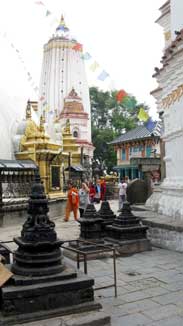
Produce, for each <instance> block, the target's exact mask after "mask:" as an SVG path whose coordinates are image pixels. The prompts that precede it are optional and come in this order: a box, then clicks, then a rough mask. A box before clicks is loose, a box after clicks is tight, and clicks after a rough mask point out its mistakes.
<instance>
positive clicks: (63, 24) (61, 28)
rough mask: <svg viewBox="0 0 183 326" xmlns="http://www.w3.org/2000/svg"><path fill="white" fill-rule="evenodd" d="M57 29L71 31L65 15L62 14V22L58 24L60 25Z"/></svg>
mask: <svg viewBox="0 0 183 326" xmlns="http://www.w3.org/2000/svg"><path fill="white" fill-rule="evenodd" d="M56 31H57V32H58V31H62V32H68V31H69V28H68V27H67V26H66V24H65V20H64V16H63V15H61V18H60V23H59V25H58V27H57V28H56Z"/></svg>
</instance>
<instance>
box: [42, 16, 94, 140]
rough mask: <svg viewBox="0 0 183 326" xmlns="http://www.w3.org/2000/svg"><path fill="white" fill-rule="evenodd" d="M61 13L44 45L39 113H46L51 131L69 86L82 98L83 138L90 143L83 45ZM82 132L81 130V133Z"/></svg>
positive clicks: (67, 93)
mask: <svg viewBox="0 0 183 326" xmlns="http://www.w3.org/2000/svg"><path fill="white" fill-rule="evenodd" d="M68 32H69V28H68V27H67V25H66V23H65V20H64V17H63V15H62V16H61V19H60V23H59V25H58V27H57V28H56V33H55V35H53V36H52V37H51V38H50V40H49V41H48V42H47V43H46V44H45V45H44V53H43V63H42V73H41V80H40V88H39V90H40V95H39V114H40V115H41V114H42V113H43V112H45V117H46V123H47V124H48V126H49V129H50V132H51V129H52V127H51V125H52V124H53V123H54V121H55V118H56V115H57V116H60V113H61V112H62V110H63V108H64V103H65V98H66V97H67V96H68V95H69V93H70V92H71V90H72V89H74V90H75V92H76V93H77V94H78V96H79V97H80V98H81V102H82V105H83V109H84V112H85V113H86V114H87V117H88V118H87V119H86V121H85V127H84V128H86V133H85V139H86V141H87V142H89V143H91V112H90V100H89V87H88V83H87V79H86V72H85V66H84V60H83V55H82V44H80V43H79V42H77V41H76V40H75V39H72V38H71V37H70V36H68ZM81 134H82V133H81Z"/></svg>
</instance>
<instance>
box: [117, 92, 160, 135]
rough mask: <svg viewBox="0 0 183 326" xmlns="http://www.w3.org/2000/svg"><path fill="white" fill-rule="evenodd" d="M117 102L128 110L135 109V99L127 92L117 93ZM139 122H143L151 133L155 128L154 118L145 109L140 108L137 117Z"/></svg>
mask: <svg viewBox="0 0 183 326" xmlns="http://www.w3.org/2000/svg"><path fill="white" fill-rule="evenodd" d="M116 100H117V102H118V103H121V104H123V105H124V106H125V107H126V108H128V109H130V108H134V107H135V105H136V101H135V99H133V97H129V96H128V93H127V92H125V91H124V90H123V89H121V90H119V91H118V92H117V93H116ZM137 117H138V119H139V121H143V122H144V125H145V127H146V128H147V129H148V130H149V131H150V132H151V131H152V130H153V129H154V128H155V126H156V122H155V121H153V120H152V118H151V117H150V116H149V114H148V112H147V111H145V110H144V108H143V107H142V108H140V109H139V112H138V115H137Z"/></svg>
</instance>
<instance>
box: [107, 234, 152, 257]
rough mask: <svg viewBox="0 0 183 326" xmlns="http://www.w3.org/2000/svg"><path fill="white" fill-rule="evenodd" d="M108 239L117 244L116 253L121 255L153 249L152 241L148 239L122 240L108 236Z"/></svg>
mask: <svg viewBox="0 0 183 326" xmlns="http://www.w3.org/2000/svg"><path fill="white" fill-rule="evenodd" d="M106 240H107V241H108V242H109V243H110V244H113V245H115V249H116V254H117V255H120V256H129V255H133V254H136V253H138V252H143V251H148V250H152V247H151V243H150V241H149V240H147V239H137V240H126V241H120V240H115V239H111V238H106Z"/></svg>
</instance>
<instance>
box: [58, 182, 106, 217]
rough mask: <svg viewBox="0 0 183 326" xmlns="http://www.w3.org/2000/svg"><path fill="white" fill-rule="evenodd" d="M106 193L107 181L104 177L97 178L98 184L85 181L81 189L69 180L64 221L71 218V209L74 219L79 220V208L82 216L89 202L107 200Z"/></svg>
mask: <svg viewBox="0 0 183 326" xmlns="http://www.w3.org/2000/svg"><path fill="white" fill-rule="evenodd" d="M105 195H106V182H105V180H104V179H102V180H97V182H96V184H94V183H92V182H90V183H89V184H87V183H85V182H83V183H82V185H81V188H80V189H79V190H78V189H77V187H76V186H75V185H74V184H73V183H72V182H71V181H69V182H68V194H67V204H66V211H65V219H64V221H65V222H67V221H68V220H69V217H70V213H71V211H73V214H74V219H75V221H77V220H78V209H79V213H80V217H82V216H83V214H84V211H85V209H86V207H87V205H88V204H89V203H100V200H102V201H103V200H105Z"/></svg>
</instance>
